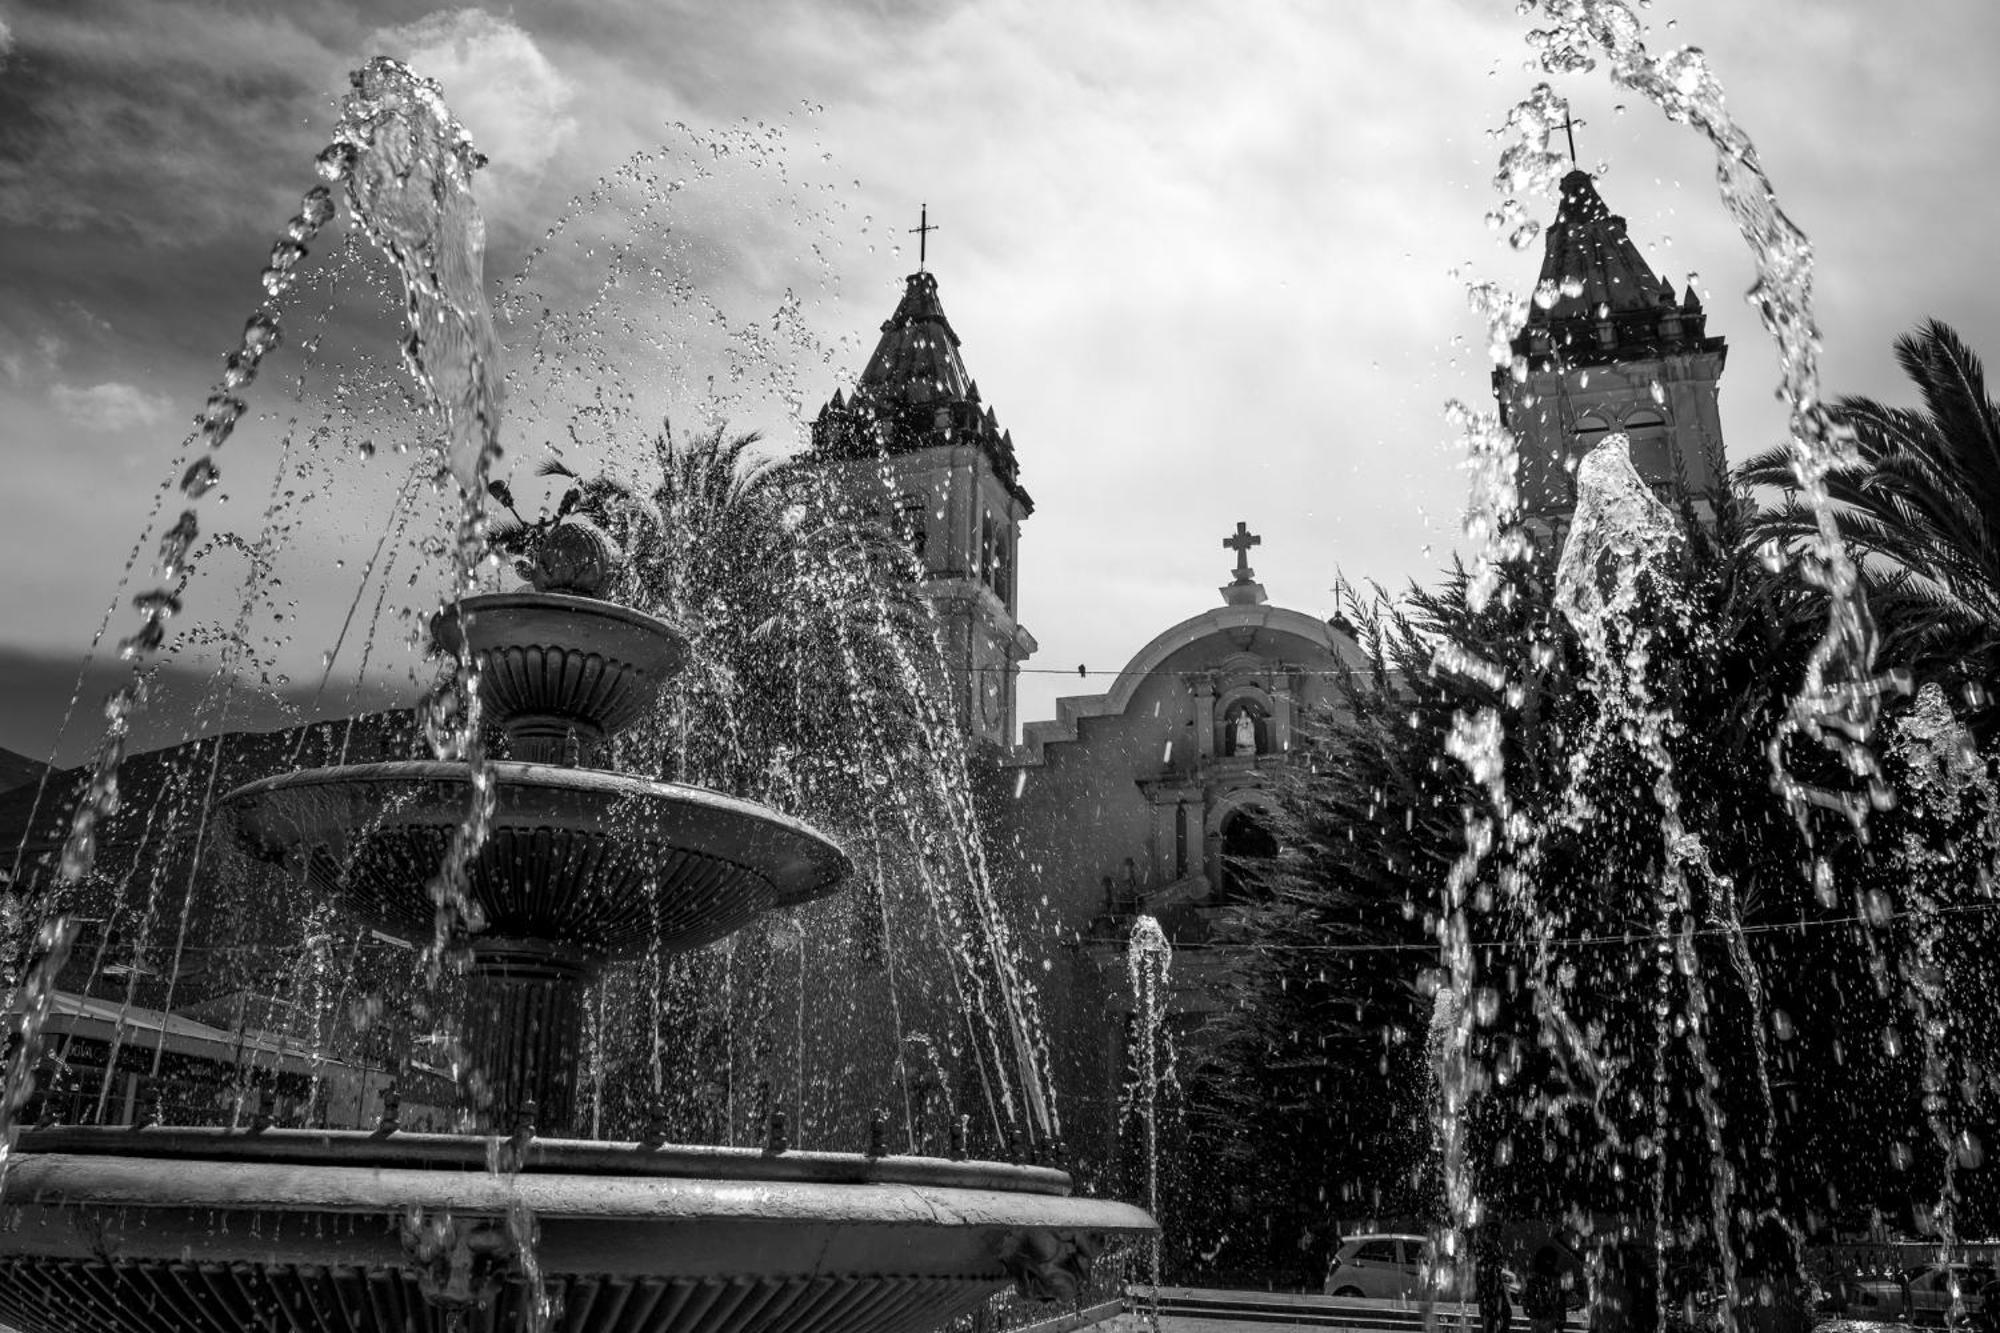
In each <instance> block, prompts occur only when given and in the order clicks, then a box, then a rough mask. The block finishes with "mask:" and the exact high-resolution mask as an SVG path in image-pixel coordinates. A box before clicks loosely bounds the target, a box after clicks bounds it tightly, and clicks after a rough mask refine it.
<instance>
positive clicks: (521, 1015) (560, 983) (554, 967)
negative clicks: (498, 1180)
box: [464, 939, 601, 1136]
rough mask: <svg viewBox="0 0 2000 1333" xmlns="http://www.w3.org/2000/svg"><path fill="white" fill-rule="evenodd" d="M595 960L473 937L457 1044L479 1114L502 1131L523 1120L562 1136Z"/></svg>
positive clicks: (576, 1128)
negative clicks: (466, 1061) (476, 1075)
mask: <svg viewBox="0 0 2000 1333" xmlns="http://www.w3.org/2000/svg"><path fill="white" fill-rule="evenodd" d="M600 961H601V960H599V959H596V958H592V957H590V956H589V955H586V954H582V953H579V952H577V951H574V950H566V949H564V948H563V947H562V946H561V945H558V944H553V943H551V942H549V941H547V940H507V939H480V940H476V941H474V942H473V945H472V963H471V966H470V968H469V969H468V971H467V974H466V978H465V1014H464V1040H465V1045H466V1048H467V1054H468V1055H470V1056H471V1058H472V1065H473V1068H475V1069H477V1070H480V1071H481V1072H482V1073H483V1074H484V1076H485V1079H486V1087H485V1093H486V1104H485V1111H486V1114H487V1117H488V1119H489V1120H490V1122H491V1125H492V1127H493V1129H494V1130H495V1131H497V1132H500V1133H506V1132H508V1131H509V1130H511V1129H512V1128H514V1127H516V1125H517V1124H518V1123H519V1122H520V1120H521V1119H522V1118H523V1117H524V1115H526V1114H527V1112H528V1108H529V1105H530V1103H532V1104H533V1108H534V1110H533V1114H532V1119H533V1122H534V1127H535V1129H536V1131H537V1132H538V1133H541V1134H545V1135H556V1136H569V1135H572V1134H575V1133H578V1132H580V1131H581V1130H582V1128H583V1126H580V1125H578V1124H577V1123H576V1122H575V1116H576V1111H577V1106H576V1083H577V1071H578V1070H579V1068H581V1066H582V1063H583V1006H584V996H585V992H586V991H587V990H588V989H589V987H590V984H591V982H592V981H593V979H594V977H595V973H596V970H597V964H598V963H599V962H600Z"/></svg>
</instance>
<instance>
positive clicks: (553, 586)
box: [514, 518, 625, 598]
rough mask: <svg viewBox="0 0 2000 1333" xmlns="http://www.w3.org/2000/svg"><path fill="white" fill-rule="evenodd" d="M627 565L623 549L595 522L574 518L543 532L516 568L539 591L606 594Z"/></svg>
mask: <svg viewBox="0 0 2000 1333" xmlns="http://www.w3.org/2000/svg"><path fill="white" fill-rule="evenodd" d="M624 566H625V557H624V553H623V552H621V551H620V550H619V549H618V548H617V546H616V545H615V544H614V543H613V542H612V540H611V538H610V537H608V536H606V535H605V534H604V532H603V531H602V530H601V529H599V528H598V527H597V525H596V524H594V523H590V522H588V521H586V520H583V519H575V518H571V519H565V520H563V521H562V522H560V523H556V524H554V525H552V526H551V527H550V528H549V529H548V530H547V531H545V532H543V533H542V534H541V537H540V539H539V540H537V541H536V542H535V544H534V549H533V550H532V551H531V552H530V553H529V554H528V555H527V556H526V557H525V558H524V559H522V560H520V561H518V562H516V564H515V565H514V570H515V572H516V573H518V574H519V575H520V576H521V577H522V578H524V579H526V580H527V581H528V586H530V587H532V588H533V589H534V590H535V591H536V592H563V593H568V594H569V595H570V596H572V597H596V598H604V597H608V596H610V594H611V588H612V585H613V584H615V583H616V582H617V581H618V576H619V574H621V573H623V572H624Z"/></svg>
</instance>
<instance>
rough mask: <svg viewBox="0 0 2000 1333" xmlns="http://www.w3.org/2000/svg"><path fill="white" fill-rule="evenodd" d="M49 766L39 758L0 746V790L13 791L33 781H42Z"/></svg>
mask: <svg viewBox="0 0 2000 1333" xmlns="http://www.w3.org/2000/svg"><path fill="white" fill-rule="evenodd" d="M48 771H49V766H48V765H47V764H44V763H43V762H42V761H41V760H39V759H30V758H29V757H28V756H27V755H24V754H17V753H16V752H14V751H13V750H9V749H6V748H4V747H0V791H12V790H14V788H16V787H25V786H27V785H28V784H29V783H31V782H40V781H41V780H42V775H43V774H44V773H46V772H48Z"/></svg>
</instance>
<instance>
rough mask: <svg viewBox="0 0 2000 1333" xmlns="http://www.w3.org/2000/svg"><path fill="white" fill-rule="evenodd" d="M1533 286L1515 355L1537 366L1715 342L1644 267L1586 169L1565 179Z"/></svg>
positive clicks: (1668, 286) (1695, 314)
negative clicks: (1538, 364)
mask: <svg viewBox="0 0 2000 1333" xmlns="http://www.w3.org/2000/svg"><path fill="white" fill-rule="evenodd" d="M1536 289H1537V293H1538V296H1537V299H1536V300H1535V301H1534V302H1533V303H1532V304H1531V305H1530V306H1529V309H1528V324H1527V327H1526V328H1525V329H1523V330H1522V332H1521V334H1520V336H1519V337H1518V338H1516V339H1515V341H1514V350H1515V351H1516V352H1518V353H1520V354H1522V355H1525V356H1528V357H1529V358H1531V360H1534V361H1537V362H1540V363H1542V364H1548V363H1549V362H1552V361H1559V362H1561V363H1563V364H1566V365H1602V364H1605V363H1607V362H1612V361H1620V360H1626V359H1630V358H1633V357H1638V356H1657V355H1659V354H1661V353H1662V352H1664V351H1668V350H1673V349H1675V348H1682V347H1690V346H1705V345H1706V344H1707V343H1708V342H1710V341H1714V342H1716V343H1717V344H1718V345H1719V343H1720V340H1719V339H1717V340H1710V339H1708V338H1707V337H1706V336H1705V335H1706V330H1705V328H1704V325H1705V324H1706V317H1705V316H1704V315H1703V314H1702V312H1701V308H1700V306H1699V304H1697V305H1696V306H1694V307H1693V308H1692V309H1689V308H1687V307H1685V306H1684V305H1683V304H1682V303H1681V302H1679V301H1676V300H1675V299H1674V291H1673V284H1672V283H1671V282H1667V281H1665V280H1663V279H1661V277H1660V276H1659V275H1658V274H1656V273H1654V272H1653V269H1652V266H1651V265H1649V264H1647V263H1646V260H1645V257H1644V256H1643V255H1641V254H1640V253H1639V247H1638V246H1636V245H1634V244H1633V243H1632V238H1631V237H1630V236H1628V235H1627V234H1626V230H1625V219H1624V218H1622V217H1620V216H1618V215H1617V214H1616V213H1613V212H1612V211H1611V209H1610V208H1609V207H1608V206H1606V204H1605V202H1604V199H1603V197H1602V196H1600V195H1599V194H1598V193H1597V185H1596V182H1595V181H1593V180H1592V179H1591V176H1590V173H1589V172H1587V171H1581V170H1578V171H1572V172H1570V173H1569V174H1568V175H1567V176H1564V177H1563V180H1562V202H1561V203H1560V205H1558V207H1557V209H1556V216H1555V221H1553V222H1551V223H1550V224H1549V228H1548V231H1547V232H1546V233H1545V237H1544V241H1543V249H1542V271H1541V274H1540V275H1539V278H1538V280H1537V282H1536ZM1551 298H1553V299H1551ZM1545 301H1547V302H1549V303H1548V304H1546V305H1544V304H1543V302H1545Z"/></svg>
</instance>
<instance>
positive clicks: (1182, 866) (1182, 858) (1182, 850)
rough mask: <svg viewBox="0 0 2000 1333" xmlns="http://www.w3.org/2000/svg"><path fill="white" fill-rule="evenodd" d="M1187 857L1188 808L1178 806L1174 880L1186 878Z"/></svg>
mask: <svg viewBox="0 0 2000 1333" xmlns="http://www.w3.org/2000/svg"><path fill="white" fill-rule="evenodd" d="M1187 856H1188V808H1187V807H1186V806H1185V805H1177V806H1175V807H1174V878H1175V879H1182V878H1185V877H1186V875H1187Z"/></svg>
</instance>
